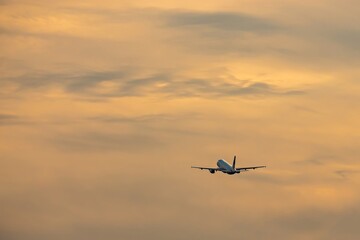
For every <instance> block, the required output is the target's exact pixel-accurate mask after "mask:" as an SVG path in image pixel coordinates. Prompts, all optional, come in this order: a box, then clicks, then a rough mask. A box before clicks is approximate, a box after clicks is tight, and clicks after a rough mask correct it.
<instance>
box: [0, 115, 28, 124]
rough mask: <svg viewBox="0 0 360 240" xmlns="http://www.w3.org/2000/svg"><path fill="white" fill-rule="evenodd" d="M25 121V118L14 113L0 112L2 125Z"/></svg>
mask: <svg viewBox="0 0 360 240" xmlns="http://www.w3.org/2000/svg"><path fill="white" fill-rule="evenodd" d="M21 123H24V119H22V118H21V117H19V116H17V115H13V114H1V113H0V126H1V125H13V124H21Z"/></svg>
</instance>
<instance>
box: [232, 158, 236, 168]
mask: <svg viewBox="0 0 360 240" xmlns="http://www.w3.org/2000/svg"><path fill="white" fill-rule="evenodd" d="M235 164H236V155H235V156H234V161H233V165H232V167H233V169H235Z"/></svg>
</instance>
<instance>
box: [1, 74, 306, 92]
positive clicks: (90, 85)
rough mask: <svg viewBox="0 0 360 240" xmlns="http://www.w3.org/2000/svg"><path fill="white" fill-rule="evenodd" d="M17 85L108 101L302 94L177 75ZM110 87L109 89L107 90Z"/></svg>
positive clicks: (75, 77)
mask: <svg viewBox="0 0 360 240" xmlns="http://www.w3.org/2000/svg"><path fill="white" fill-rule="evenodd" d="M6 80H7V81H10V82H16V83H18V84H19V88H18V90H19V91H21V90H30V91H31V90H33V89H34V88H44V87H47V86H51V85H53V86H60V87H62V88H63V89H64V90H66V91H67V92H68V93H72V94H76V95H85V96H89V97H98V98H109V97H125V96H146V95H154V94H155V95H159V94H160V95H162V96H165V97H203V98H208V97H234V96H259V97H261V96H286V95H299V94H303V93H304V91H302V90H297V89H282V88H281V87H279V86H276V85H273V84H268V83H265V82H258V81H249V80H238V81H237V83H230V82H227V79H224V78H213V77H212V78H208V79H207V78H197V79H191V78H187V77H186V76H181V77H179V76H177V74H176V73H173V74H168V73H158V74H150V75H149V76H147V77H136V76H135V75H134V74H133V73H130V71H128V70H121V71H102V72H86V73H82V74H76V73H74V74H64V73H48V74H46V73H44V74H34V75H27V76H26V75H22V76H19V77H14V78H8V79H6ZM107 85H109V86H107Z"/></svg>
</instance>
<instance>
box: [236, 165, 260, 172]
mask: <svg viewBox="0 0 360 240" xmlns="http://www.w3.org/2000/svg"><path fill="white" fill-rule="evenodd" d="M265 167H266V166H254V167H241V168H236V171H247V170H250V169H252V170H255V169H257V168H265Z"/></svg>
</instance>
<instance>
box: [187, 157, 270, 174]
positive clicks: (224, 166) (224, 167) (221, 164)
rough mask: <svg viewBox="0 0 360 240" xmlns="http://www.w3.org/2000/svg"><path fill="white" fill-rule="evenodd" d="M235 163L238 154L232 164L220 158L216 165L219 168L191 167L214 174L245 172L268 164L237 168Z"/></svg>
mask: <svg viewBox="0 0 360 240" xmlns="http://www.w3.org/2000/svg"><path fill="white" fill-rule="evenodd" d="M235 163H236V156H234V161H233V164H232V166H231V165H230V164H229V163H228V162H226V161H225V160H224V159H220V160H218V161H217V163H216V165H217V166H218V168H208V167H194V166H191V168H198V169H201V170H204V169H205V170H209V172H210V173H211V174H214V173H215V172H216V171H221V172H223V173H227V174H229V175H233V174H235V173H241V172H245V171H248V170H250V169H256V168H265V167H266V166H254V167H241V168H236V167H235Z"/></svg>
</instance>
